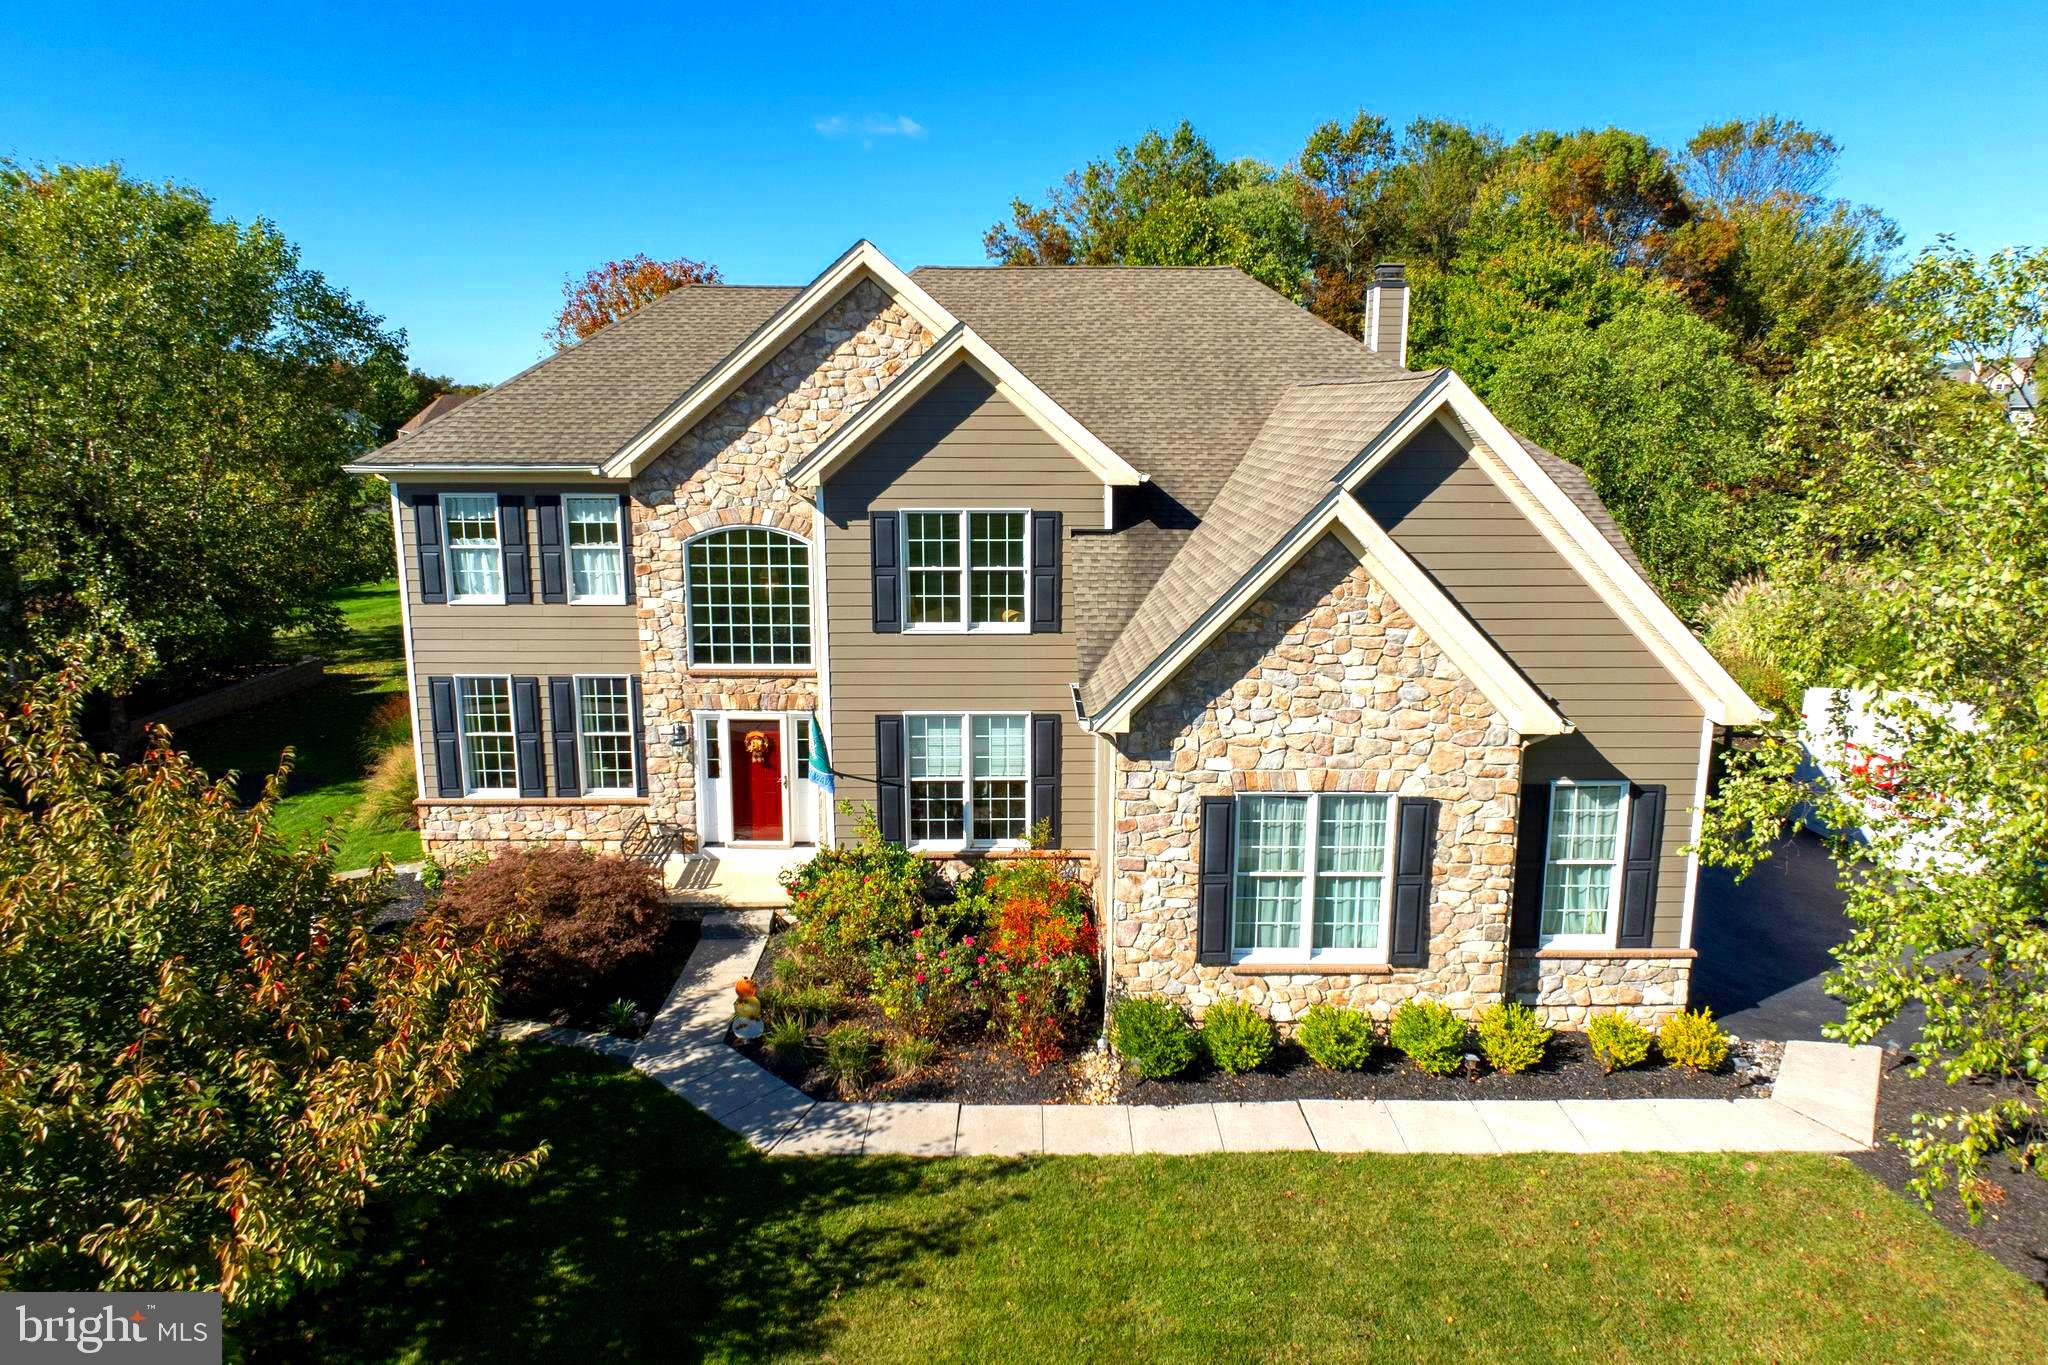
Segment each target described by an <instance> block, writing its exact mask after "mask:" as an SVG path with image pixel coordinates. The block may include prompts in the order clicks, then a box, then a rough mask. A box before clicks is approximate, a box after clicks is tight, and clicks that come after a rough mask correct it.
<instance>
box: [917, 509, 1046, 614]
mask: <svg viewBox="0 0 2048 1365" xmlns="http://www.w3.org/2000/svg"><path fill="white" fill-rule="evenodd" d="M1030 523H1031V514H1030V513H1029V512H1021V511H1016V512H1010V511H994V512H905V513H904V514H903V567H904V575H903V595H904V616H903V619H904V623H905V628H906V629H909V630H987V631H1005V630H1010V631H1023V630H1029V629H1030V628H1031V622H1030V619H1029V617H1028V615H1027V611H1028V608H1027V606H1026V602H1027V592H1028V589H1029V578H1030V570H1029V568H1028V564H1029V561H1028V559H1027V557H1026V545H1027V536H1028V535H1029V532H1030Z"/></svg>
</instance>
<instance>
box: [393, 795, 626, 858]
mask: <svg viewBox="0 0 2048 1365" xmlns="http://www.w3.org/2000/svg"><path fill="white" fill-rule="evenodd" d="M414 808H415V809H416V810H417V811H418V812H419V817H420V842H421V843H422V844H423V845H425V847H426V851H427V854H428V856H429V857H432V858H434V859H436V860H437V861H440V862H444V863H446V862H451V861H453V860H455V859H457V858H464V857H467V856H469V855H470V854H472V853H484V852H488V851H489V850H491V849H494V848H504V847H506V846H508V845H509V846H512V847H523V846H525V845H528V844H543V845H548V846H550V847H567V848H585V849H589V850H590V851H591V852H592V853H617V852H619V851H620V849H621V847H622V846H623V845H624V841H625V838H626V835H627V834H628V832H629V831H631V830H632V828H633V826H634V825H635V824H636V823H637V822H638V821H639V819H640V818H641V817H642V816H644V815H646V814H647V804H646V803H645V802H642V801H632V802H608V801H573V800H571V801H464V802H445V801H421V802H417V803H415V806H414Z"/></svg>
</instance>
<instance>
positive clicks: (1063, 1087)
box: [732, 933, 1770, 1104]
mask: <svg viewBox="0 0 2048 1365" xmlns="http://www.w3.org/2000/svg"><path fill="white" fill-rule="evenodd" d="M782 945H783V937H782V935H781V934H779V933H778V934H775V935H773V936H772V937H770V938H769V940H768V945H767V948H766V949H765V950H764V951H763V953H762V955H761V963H760V966H759V967H758V968H757V969H756V971H755V976H756V979H757V980H759V981H761V982H763V983H764V984H765V983H768V982H770V981H772V980H774V972H775V959H776V958H777V957H778V956H779V955H780V952H781V948H782ZM845 1017H846V1019H848V1020H850V1021H852V1022H854V1023H860V1024H865V1025H867V1026H868V1027H870V1028H873V1029H875V1030H876V1031H877V1032H884V1031H885V1029H884V1025H885V1023H886V1021H885V1020H884V1019H883V1018H882V1015H881V1013H880V1011H879V1010H876V1009H874V1007H873V1006H872V1005H870V1004H868V1003H867V1002H865V1001H861V1002H857V1004H856V1008H855V1009H854V1010H853V1011H852V1012H851V1013H849V1014H848V1015H847V1016H845ZM1099 1021H1100V1015H1099V1014H1096V1015H1092V1016H1090V1017H1089V1018H1088V1019H1087V1020H1086V1021H1085V1022H1084V1023H1082V1024H1081V1025H1079V1026H1077V1027H1076V1028H1075V1030H1074V1034H1075V1037H1074V1039H1073V1041H1072V1046H1071V1047H1070V1048H1069V1051H1068V1053H1067V1055H1066V1056H1065V1057H1063V1058H1062V1059H1061V1060H1059V1061H1057V1062H1055V1063H1053V1064H1052V1065H1050V1066H1048V1067H1046V1068H1045V1069H1044V1070H1042V1071H1040V1072H1039V1073H1038V1074H1036V1075H1033V1074H1031V1072H1030V1071H1029V1070H1028V1069H1027V1068H1026V1067H1025V1065H1024V1063H1023V1062H1022V1061H1021V1060H1019V1059H1018V1058H1017V1057H1015V1056H1014V1055H1012V1054H1011V1053H1010V1052H1009V1051H1008V1050H1007V1049H1005V1048H1003V1047H1002V1046H1001V1045H1000V1043H999V1042H998V1041H997V1040H992V1039H988V1038H983V1037H976V1036H973V1035H968V1036H965V1037H956V1038H949V1039H947V1040H946V1041H945V1042H944V1043H943V1044H942V1048H941V1055H940V1057H939V1060H938V1061H937V1062H935V1063H934V1064H933V1065H931V1066H928V1067H925V1068H923V1069H921V1070H919V1071H918V1072H916V1073H914V1074H912V1075H909V1076H905V1077H901V1078H890V1079H886V1080H883V1081H881V1082H878V1083H877V1084H875V1085H872V1086H870V1087H869V1089H868V1091H867V1092H866V1093H865V1094H864V1095H863V1097H862V1098H865V1099H872V1100H935V1101H942V1102H945V1103H959V1104H1071V1103H1077V1102H1079V1101H1080V1094H1079V1092H1080V1091H1081V1089H1082V1084H1083V1083H1082V1079H1081V1077H1080V1075H1079V1074H1078V1073H1077V1070H1076V1064H1077V1063H1078V1062H1079V1061H1080V1059H1081V1058H1082V1057H1084V1056H1085V1055H1086V1054H1087V1053H1088V1052H1089V1051H1091V1050H1092V1049H1093V1048H1094V1045H1095V1038H1096V1035H1097V1033H1098V1031H1099V1029H1100V1022H1099ZM732 1045H733V1046H734V1047H736V1048H738V1049H739V1050H740V1051H741V1052H743V1053H745V1054H746V1055H747V1056H748V1057H750V1058H752V1059H753V1060H754V1061H755V1062H757V1063H759V1064H760V1065H761V1066H763V1067H765V1068H767V1069H768V1070H769V1071H772V1072H774V1073H775V1074H776V1075H777V1076H779V1077H781V1078H782V1079H783V1080H785V1081H787V1082H788V1083H789V1084H791V1085H793V1086H795V1087H796V1088H797V1089H799V1090H801V1091H803V1092H804V1093H805V1094H806V1095H809V1096H810V1097H811V1098H813V1099H819V1100H827V1099H838V1098H840V1095H839V1092H838V1088H837V1086H836V1084H835V1083H834V1081H833V1080H832V1078H831V1077H830V1076H829V1075H827V1074H826V1072H825V1069H824V1066H823V1065H822V1063H821V1061H820V1060H819V1059H818V1058H817V1057H816V1056H815V1055H814V1056H813V1057H811V1058H810V1059H809V1060H808V1061H806V1062H801V1063H790V1062H785V1061H781V1060H779V1059H777V1058H776V1057H774V1056H773V1055H772V1054H770V1053H769V1052H768V1051H767V1050H766V1049H765V1048H763V1047H762V1046H761V1044H760V1042H758V1041H754V1042H747V1043H738V1042H735V1043H733V1044H732ZM1763 1079H1764V1078H1763V1077H1761V1076H1760V1075H1758V1074H1757V1073H1755V1072H1749V1071H1744V1072H1742V1073H1738V1072H1737V1070H1736V1068H1735V1066H1733V1065H1732V1064H1731V1065H1728V1066H1724V1067H1723V1068H1722V1069H1721V1070H1720V1071H1718V1072H1714V1073H1710V1074H1704V1075H1703V1074H1700V1073H1696V1072H1692V1071H1686V1070H1684V1069H1682V1068H1680V1067H1674V1066H1661V1065H1655V1066H1645V1067H1638V1068H1636V1069H1634V1070H1630V1071H1618V1072H1616V1073H1614V1074H1613V1075H1611V1076H1610V1075H1607V1074H1606V1073H1605V1072H1603V1071H1601V1069H1600V1067H1599V1064H1598V1063H1596V1062H1595V1061H1594V1060H1593V1058H1592V1055H1591V1052H1590V1050H1589V1049H1588V1048H1587V1046H1586V1041H1585V1038H1584V1037H1583V1035H1580V1034H1575V1033H1562V1032H1561V1033H1558V1034H1557V1035H1556V1036H1555V1037H1553V1038H1552V1040H1551V1043H1550V1049H1549V1053H1548V1055H1547V1056H1546V1057H1545V1058H1544V1061H1543V1064H1542V1065H1541V1066H1539V1067H1537V1068H1535V1069H1534V1070H1532V1071H1526V1072H1523V1073H1521V1074H1519V1075H1514V1076H1503V1075H1496V1074H1492V1073H1489V1072H1487V1071H1486V1070H1485V1068H1484V1066H1483V1065H1482V1067H1481V1074H1480V1077H1479V1079H1478V1080H1476V1081H1470V1080H1466V1079H1465V1078H1464V1077H1463V1076H1430V1075H1425V1074H1424V1073H1423V1072H1420V1071H1418V1070H1416V1069H1415V1067H1414V1066H1413V1065H1411V1064H1410V1063H1409V1062H1408V1060H1407V1059H1406V1058H1405V1057H1403V1056H1402V1055H1401V1054H1400V1053H1398V1052H1395V1051H1393V1050H1391V1049H1387V1048H1382V1049H1381V1050H1380V1051H1379V1053H1378V1054H1376V1055H1375V1057H1374V1059H1373V1064H1372V1065H1371V1066H1370V1067H1368V1068H1367V1069H1365V1070H1364V1071H1325V1070H1324V1069H1323V1068H1321V1067H1319V1066H1317V1065H1316V1064H1315V1063H1314V1062H1311V1061H1310V1060H1309V1059H1308V1056H1307V1054H1306V1053H1304V1052H1302V1050H1301V1049H1300V1048H1299V1047H1296V1046H1295V1045H1294V1044H1293V1043H1291V1042H1285V1041H1282V1042H1280V1043H1279V1044H1278V1045H1277V1046H1275V1047H1274V1049H1273V1056H1272V1058H1271V1059H1270V1060H1268V1062H1267V1063H1266V1065H1265V1066H1263V1067H1261V1068H1260V1069H1259V1070H1257V1071H1253V1072H1247V1073H1246V1074H1244V1075H1241V1076H1232V1075H1230V1074H1228V1073H1226V1072H1222V1071H1218V1070H1215V1069H1214V1068H1212V1067H1209V1066H1208V1065H1207V1064H1206V1063H1203V1062H1198V1063H1197V1064H1196V1066H1195V1068H1194V1069H1193V1070H1191V1071H1189V1072H1188V1073H1187V1074H1186V1075H1183V1076H1180V1077H1177V1078H1175V1079H1173V1080H1170V1081H1148V1080H1143V1079H1141V1078H1140V1077H1139V1076H1138V1075H1137V1074H1136V1073H1135V1072H1133V1071H1131V1069H1130V1068H1129V1067H1128V1066H1127V1067H1125V1068H1124V1075H1123V1082H1122V1087H1121V1091H1122V1093H1121V1094H1120V1095H1119V1096H1118V1100H1119V1101H1120V1102H1121V1103H1124V1104H1208V1103H1212V1102H1218V1101H1258V1100H1311V1099H1315V1100H1571V1099H1590V1100H1630V1099H1667V1098H1669V1099H1716V1100H1718V1099H1734V1098H1736V1097H1737V1096H1740V1095H1745V1094H1760V1095H1763V1094H1769V1093H1770V1092H1769V1090H1768V1089H1767V1088H1764V1089H1758V1090H1752V1089H1751V1088H1750V1086H1751V1084H1752V1083H1753V1082H1755V1081H1760V1080H1763Z"/></svg>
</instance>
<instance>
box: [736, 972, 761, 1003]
mask: <svg viewBox="0 0 2048 1365" xmlns="http://www.w3.org/2000/svg"><path fill="white" fill-rule="evenodd" d="M732 993H733V994H734V995H737V996H738V997H739V998H740V999H742V1000H752V999H753V998H754V997H755V996H757V995H759V994H760V993H761V991H760V988H759V987H758V986H756V985H755V984H754V978H753V977H751V976H743V977H741V978H740V979H739V980H737V981H735V982H733V983H732Z"/></svg>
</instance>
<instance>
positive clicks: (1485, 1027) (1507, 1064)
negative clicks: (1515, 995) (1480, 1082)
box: [1477, 1001, 1551, 1076]
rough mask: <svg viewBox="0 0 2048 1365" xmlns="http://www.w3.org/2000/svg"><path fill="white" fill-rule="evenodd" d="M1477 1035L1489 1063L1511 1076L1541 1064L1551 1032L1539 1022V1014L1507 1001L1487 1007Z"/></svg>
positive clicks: (1496, 1069) (1481, 1017)
mask: <svg viewBox="0 0 2048 1365" xmlns="http://www.w3.org/2000/svg"><path fill="white" fill-rule="evenodd" d="M1477 1032H1478V1034H1479V1050H1480V1051H1481V1052H1483V1053H1484V1054H1486V1064H1487V1065H1488V1066H1490V1067H1492V1068H1493V1069H1494V1070H1495V1071H1498V1072H1501V1073H1503V1074H1505V1075H1509V1076H1512V1075H1514V1074H1515V1073H1516V1072H1518V1071H1527V1070H1528V1069H1529V1068H1530V1067H1532V1066H1535V1065H1537V1064H1538V1063H1539V1062H1541V1061H1542V1060H1543V1051H1544V1049H1545V1048H1546V1047H1548V1046H1549V1045H1550V1036H1551V1035H1550V1030H1549V1029H1547V1028H1545V1027H1543V1025H1542V1024H1541V1023H1539V1022H1538V1021H1537V1019H1536V1011H1534V1010H1532V1009H1530V1008H1529V1007H1528V1006H1527V1005H1517V1004H1513V1003H1511V1002H1508V1001H1502V1002H1501V1003H1499V1004H1497V1005H1489V1006H1487V1008H1486V1009H1485V1011H1484V1012H1482V1013H1481V1014H1480V1016H1479V1027H1478V1029H1477Z"/></svg>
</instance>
